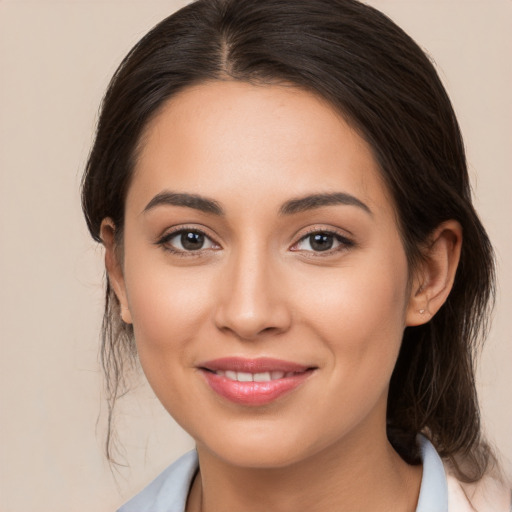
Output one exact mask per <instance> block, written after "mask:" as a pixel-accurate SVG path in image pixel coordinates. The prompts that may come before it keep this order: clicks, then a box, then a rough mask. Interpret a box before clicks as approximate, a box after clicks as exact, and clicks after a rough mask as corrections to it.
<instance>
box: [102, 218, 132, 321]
mask: <svg viewBox="0 0 512 512" xmlns="http://www.w3.org/2000/svg"><path fill="white" fill-rule="evenodd" d="M115 233H116V227H115V224H114V222H113V221H112V219H110V218H105V219H103V221H102V223H101V228H100V237H101V241H102V242H103V246H104V247H105V267H106V269H107V275H108V280H109V283H110V285H111V286H112V288H113V290H114V293H115V294H116V297H117V299H118V300H119V305H120V307H121V318H122V319H123V322H125V323H127V324H131V323H132V316H131V312H130V308H129V306H128V299H127V295H126V287H125V282H124V275H123V267H122V264H121V262H120V261H119V248H118V247H117V244H116V240H115Z"/></svg>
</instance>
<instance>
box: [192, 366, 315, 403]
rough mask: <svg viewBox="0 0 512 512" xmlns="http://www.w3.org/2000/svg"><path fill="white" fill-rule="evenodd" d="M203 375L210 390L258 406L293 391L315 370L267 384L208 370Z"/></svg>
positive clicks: (202, 371)
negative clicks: (229, 376) (242, 380)
mask: <svg viewBox="0 0 512 512" xmlns="http://www.w3.org/2000/svg"><path fill="white" fill-rule="evenodd" d="M201 373H202V374H203V375H204V378H205V379H206V382H207V383H208V385H209V386H210V388H211V389H213V391H215V392H216V393H217V394H219V395H220V396H222V397H224V398H227V399H228V400H229V401H231V402H234V403H236V404H241V405H252V406H257V405H265V404H269V403H271V402H273V401H274V400H277V399H278V398H279V397H281V396H283V395H285V394H287V393H289V392H291V391H293V390H294V389H295V388H297V387H298V386H300V385H301V384H302V383H303V382H304V381H305V380H306V379H307V378H308V377H309V376H310V375H311V374H312V373H313V370H307V371H305V372H301V373H297V374H295V375H293V376H291V377H284V378H282V379H276V380H270V381H266V382H254V381H251V382H239V381H237V380H231V379H228V378H226V377H223V376H221V375H217V374H216V373H213V372H210V371H207V370H201Z"/></svg>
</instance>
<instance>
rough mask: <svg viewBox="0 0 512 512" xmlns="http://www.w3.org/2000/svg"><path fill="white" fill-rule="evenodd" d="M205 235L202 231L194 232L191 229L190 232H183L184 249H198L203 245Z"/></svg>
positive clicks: (182, 242)
mask: <svg viewBox="0 0 512 512" xmlns="http://www.w3.org/2000/svg"><path fill="white" fill-rule="evenodd" d="M203 244H204V235H202V234H201V233H194V232H192V231H189V232H188V233H182V235H181V245H182V246H183V248H184V249H187V250H189V251H197V250H199V249H201V247H203Z"/></svg>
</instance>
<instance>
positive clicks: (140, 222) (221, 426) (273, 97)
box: [102, 81, 462, 512]
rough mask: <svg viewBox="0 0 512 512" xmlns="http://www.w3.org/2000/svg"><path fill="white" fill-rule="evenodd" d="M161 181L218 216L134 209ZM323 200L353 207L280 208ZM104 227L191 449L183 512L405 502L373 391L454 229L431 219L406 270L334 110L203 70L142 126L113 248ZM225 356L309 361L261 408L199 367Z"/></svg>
mask: <svg viewBox="0 0 512 512" xmlns="http://www.w3.org/2000/svg"><path fill="white" fill-rule="evenodd" d="M164 192H173V193H188V194H196V195H200V196H204V197H207V198H209V199H212V200H214V201H215V202H216V204H218V205H219V206H220V207H221V208H222V210H223V212H224V214H223V215H217V214H215V213H212V212H205V211H200V210H197V209H195V208H192V207H190V206H183V205H182V206H177V205H171V204H158V205H155V206H153V207H150V208H148V204H149V203H150V202H151V201H152V200H153V199H154V198H155V196H158V194H162V193H164ZM326 193H327V194H332V193H344V194H349V195H350V196H351V197H354V198H357V200H358V201H360V202H361V203H362V204H364V205H365V206H366V208H365V207H362V206H361V205H358V204H330V205H324V206H320V207H315V208H310V209H307V210H305V211H300V212H296V213H292V214H286V215H285V214H282V213H280V209H281V208H282V206H283V204H285V203H286V202H288V201H290V200H293V199H296V198H302V197H304V196H308V195H311V194H326ZM182 228H185V229H189V230H190V229H193V230H200V231H202V232H204V233H205V234H206V236H207V238H206V239H205V240H206V242H205V245H204V246H203V248H202V249H200V250H196V251H188V252H186V251H185V250H184V249H183V246H180V236H176V235H174V238H173V237H172V236H167V238H166V239H165V243H163V242H162V237H164V236H165V235H169V233H170V232H172V231H173V230H175V229H182ZM312 231H314V232H317V233H318V232H332V233H334V234H335V236H334V235H333V236H334V238H331V239H330V240H333V248H332V249H330V250H329V251H315V250H313V246H312V245H311V239H310V238H308V236H309V235H310V233H311V232H312ZM114 232H115V226H114V225H113V223H112V221H111V220H110V219H105V220H104V222H103V225H102V238H103V241H104V244H105V247H106V264H107V269H108V271H109V278H110V281H111V283H112V285H113V287H114V289H115V291H116V294H117V296H118V298H119V301H120V303H121V308H122V317H123V320H124V321H125V322H129V323H133V327H134V332H135V338H136V343H137V349H138V353H139V357H140V361H141V364H142V367H143V369H144V372H145V374H146V376H147V378H148V381H149V383H150V384H151V386H152V388H153V390H154V392H155V394H156V395H157V397H158V398H159V400H160V401H161V402H162V404H163V405H164V407H165V408H166V409H167V410H168V411H169V413H170V414H171V415H172V416H173V417H174V418H175V419H176V420H177V421H178V422H179V423H180V424H181V425H182V426H183V428H184V429H185V430H186V431H187V432H189V433H190V435H191V436H192V437H193V438H194V439H195V441H196V443H197V451H198V454H199V460H200V468H201V470H200V473H199V474H198V475H197V477H196V478H195V480H194V484H193V486H192V490H191V492H190V496H189V501H188V504H187V510H188V511H189V512H190V511H198V510H202V511H203V512H205V511H206V512H209V511H216V512H223V511H225V512H228V511H231V512H232V511H233V510H244V511H246V512H251V511H266V510H273V511H283V512H285V511H296V510H310V511H316V510H337V511H353V510H358V511H361V512H364V511H366V510H368V511H370V510H381V511H385V510H390V511H391V510H393V511H394V512H396V511H414V510H415V508H416V503H417V499H418V494H419V487H420V482H421V466H416V467H412V466H409V465H407V464H406V463H405V462H404V461H403V460H402V459H401V458H400V457H399V456H398V454H397V453H396V452H395V451H394V450H393V448H392V447H391V445H390V444H389V442H388V441H387V437H386V400H387V393H388V384H389V380H390V377H391V373H392V371H393V367H394V365H395V362H396V359H397V356H398V351H399V348H400V343H401V339H402V334H403V330H404V328H405V327H406V326H407V325H418V324H421V323H423V322H426V321H428V320H429V319H430V318H431V316H432V315H433V314H435V312H436V311H437V310H438V309H439V307H440V306H441V305H442V303H443V302H444V300H445V299H446V297H447V295H448V293H449V291H450V288H451V285H452V282H453V277H454V274H455V269H456V266H457V262H458V256H459V251H460V244H461V239H462V236H461V229H460V226H459V225H458V224H457V223H456V222H454V221H449V222H446V223H444V224H443V225H441V226H439V228H438V229H437V230H436V232H435V233H433V235H432V238H431V240H430V241H429V243H428V244H427V245H426V246H425V250H424V252H425V261H424V262H423V263H422V265H421V267H419V268H417V269H415V270H414V271H411V270H410V269H409V268H408V265H407V259H406V255H405V252H404V248H403V245H402V241H401V237H400V233H399V229H398V226H397V222H396V217H395V209H394V206H393V202H392V200H391V199H390V196H389V194H388V191H387V190H386V187H385V186H384V184H383V181H382V179H381V176H380V171H379V168H378V166H377V164H376V162H375V160H374V158H373V155H372V151H371V149H370V147H369V146H368V145H367V144H366V142H365V141H364V140H363V139H362V138H361V137H360V136H359V135H358V134H357V133H356V132H355V131H354V130H353V129H352V128H351V127H350V126H349V125H348V124H347V123H346V122H345V121H344V120H343V118H342V117H341V116H340V115H338V114H337V113H336V112H335V111H334V110H333V109H332V108H331V107H330V106H329V105H328V104H326V103H325V102H324V101H322V100H321V99H319V98H317V97H316V96H314V95H312V94H310V93H307V92H304V91H301V90H298V89H296V88H294V87H291V86H290V87H286V86H278V85H272V86H268V85H266V86H255V85H249V84H245V83H239V82H231V81H226V82H220V81H219V82H211V83H206V84H202V85H199V86H195V87H192V88H188V89H186V90H184V91H183V92H181V93H180V94H179V95H177V96H175V97H173V98H172V99H171V100H170V101H168V102H167V103H166V104H165V106H164V107H163V108H162V109H161V111H160V112H159V114H158V115H157V116H156V117H155V118H154V119H153V120H152V121H151V122H150V123H149V125H148V126H147V128H146V131H145V133H144V136H143V138H142V145H141V151H140V153H139V157H138V161H137V164H136V168H135V174H134V178H133V180H132V182H131V185H130V188H129V191H128V195H127V200H126V210H125V230H124V237H123V244H124V245H123V248H122V249H123V250H122V251H118V250H116V249H119V248H116V246H115V243H114ZM336 236H337V237H339V238H336ZM347 240H348V241H347ZM159 242H160V243H159ZM173 250H174V252H173ZM176 251H178V252H176ZM121 252H122V254H123V256H122V259H120V258H119V254H121ZM231 356H238V357H246V358H256V357H272V358H277V359H284V360H287V361H293V362H296V363H300V364H303V365H306V366H308V367H315V368H316V369H315V371H314V372H313V373H312V375H311V376H310V377H309V378H308V379H307V380H306V381H305V382H304V383H303V384H302V385H300V386H299V387H298V388H297V389H295V390H293V391H292V392H291V393H288V394H286V395H284V396H282V397H280V398H278V399H277V400H275V401H274V402H272V403H270V404H267V405H264V406H258V407H251V406H243V405H239V404H234V403H232V402H230V401H228V400H226V399H224V398H222V397H220V396H219V395H217V394H216V393H215V392H213V391H212V390H211V389H210V387H209V386H208V385H207V384H206V382H205V379H204V378H203V376H202V374H201V372H200V371H199V370H198V365H199V364H200V363H201V362H204V361H207V360H212V359H216V358H220V357H231Z"/></svg>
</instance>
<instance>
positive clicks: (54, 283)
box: [0, 0, 512, 512]
mask: <svg viewBox="0 0 512 512" xmlns="http://www.w3.org/2000/svg"><path fill="white" fill-rule="evenodd" d="M255 1H256V0H255ZM184 3H185V2H183V1H171V0H169V1H167V2H162V1H149V0H138V1H130V0H117V1H116V0H111V1H100V0H90V1H79V0H76V1H75V0H68V1H63V0H61V1H50V0H35V1H23V0H11V1H8V0H7V1H6V0H3V1H2V0H0V283H1V284H0V339H1V347H0V512H27V511H31V512H39V511H41V512H43V511H44V512H46V511H48V512H50V511H51V512H64V511H65V512H82V511H93V510H94V511H97V512H103V511H104V512H107V511H112V510H115V508H116V507H117V506H119V505H120V504H121V503H122V502H123V501H125V500H126V499H127V498H128V497H130V496H131V495H133V494H134V493H135V492H136V491H138V490H139V489H140V488H141V487H142V486H143V485H144V484H145V483H147V482H149V481H150V479H152V478H153V477H154V476H155V475H156V474H157V473H158V472H159V471H160V470H161V469H163V468H164V467H165V466H166V465H168V464H169V463H170V462H171V461H172V460H173V459H174V458H176V457H177V456H178V455H179V454H181V453H183V452H185V451H187V450H188V449H190V448H191V447H192V442H191V440H190V439H189V438H188V436H187V435H186V434H184V433H183V432H182V431H181V430H180V429H179V427H177V426H176V425H175V424H174V422H173V421H172V420H171V419H170V418H169V416H168V415H167V413H165V412H164V411H163V408H162V407H161V406H160V405H159V403H158V401H157V400H156V398H154V396H153V394H152V392H151V391H150V390H149V389H148V387H147V385H146V384H144V380H143V379H140V381H139V383H138V384H137V387H136V389H135V391H134V392H133V393H132V394H131V395H129V396H128V397H126V398H125V399H123V401H122V402H121V403H120V411H119V412H120V414H119V417H118V431H119V440H120V442H121V443H122V445H123V446H124V449H125V461H126V462H127V463H128V464H130V467H129V468H124V469H121V470H120V471H119V472H117V473H116V478H114V476H113V475H112V474H111V472H110V470H109V467H108V464H107V463H106V461H105V458H104V456H103V452H102V450H103V442H104V434H105V404H104V402H103V400H102V391H101V390H102V387H101V386H102V381H101V373H100V370H99V364H98V358H97V353H98V345H99V327H100V322H101V315H102V301H103V281H102V279H103V263H102V251H101V248H99V247H97V246H96V245H95V244H94V243H93V242H92V240H91V239H90V238H89V236H88V233H87V232H86V228H85V223H84V221H83V218H82V214H81V210H80V201H79V182H80V176H81V173H82V170H83V167H84V163H85V160H86V157H87V154H88V151H89V147H90V144H91V140H92V135H93V131H94V126H95V121H96V115H97V109H98V105H99V103H100V100H101V97H102V94H103V92H104V89H105V87H106V85H107V82H108V80H109V78H110V76H111V75H112V73H113V71H114V70H115V68H116V67H117V65H118V63H119V62H120V60H121V58H122V57H123V56H124V54H125V53H126V52H127V51H128V50H129V49H130V48H131V46H132V45H133V44H134V43H135V42H136V41H137V40H138V39H139V38H140V37H141V36H142V35H143V34H144V33H145V32H146V31H147V30H148V29H149V28H150V27H151V26H153V25H154V24H155V23H156V22H158V21H159V20H161V19H162V18H164V17H165V16H167V15H168V14H170V13H171V12H172V11H173V10H174V9H176V8H177V7H179V6H181V5H184ZM370 3H371V4H373V5H375V6H377V7H378V8H380V9H382V10H384V11H385V12H386V13H387V14H389V15H390V16H391V17H392V18H393V19H394V20H395V21H397V22H398V24H399V25H401V26H402V27H403V28H404V29H405V30H406V31H407V32H409V33H410V35H412V36H413V37H414V38H415V39H416V40H417V41H418V42H419V43H420V45H421V46H422V47H424V48H426V49H428V51H429V53H430V55H431V56H432V57H433V59H434V60H435V62H436V65H437V67H438V69H439V72H440V74H441V77H442V79H443V81H444V83H445V85H446V87H447V89H448V92H449V94H450V95H451V98H452V101H453V103H454V106H455V109H456V111H457V113H458V116H459V121H460V124H461V127H462V131H463V133H464V136H465V141H466V145H467V150H468V159H469V163H470V172H471V177H472V180H473V184H474V190H475V201H476V205H477V209H478V211H479V213H480V215H481V217H482V219H483V221H484V224H485V225H486V226H487V228H488V231H489V234H490V236H491V239H492V240H493V242H494V245H495V248H496V251H497V255H498V271H499V282H500V287H499V290H498V305H497V309H496V314H495V319H494V324H493V328H492V331H491V334H490V337H489V339H488V343H487V347H486V349H485V351H484V354H483V357H482V360H481V366H480V371H479V375H478V377H479V378H478V388H479V392H480V396H481V400H482V410H483V418H484V422H485V426H486V430H487V432H488V435H489V437H490V438H491V440H493V441H495V442H496V444H497V446H498V447H500V449H501V451H502V453H503V455H504V458H505V466H506V467H507V468H508V469H509V471H510V470H511V469H512V466H511V463H510V461H512V435H511V432H512V406H511V405H510V404H511V403H512V399H511V398H512V397H511V395H512V393H511V390H512V372H511V370H512V343H511V340H510V333H511V331H512V315H511V311H512V270H511V269H512V235H511V230H510V222H511V221H510V219H511V218H512V207H511V203H512V201H511V195H510V191H511V190H512V172H511V163H512V158H511V145H512V139H511V126H512V101H511V95H510V92H511V91H512V65H511V63H512V59H511V56H512V38H511V30H510V27H512V2H510V1H509V0H485V1H484V0H479V1H471V0H446V1H440V0H437V1H436V0H413V1H411V0H373V1H372V2H370Z"/></svg>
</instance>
